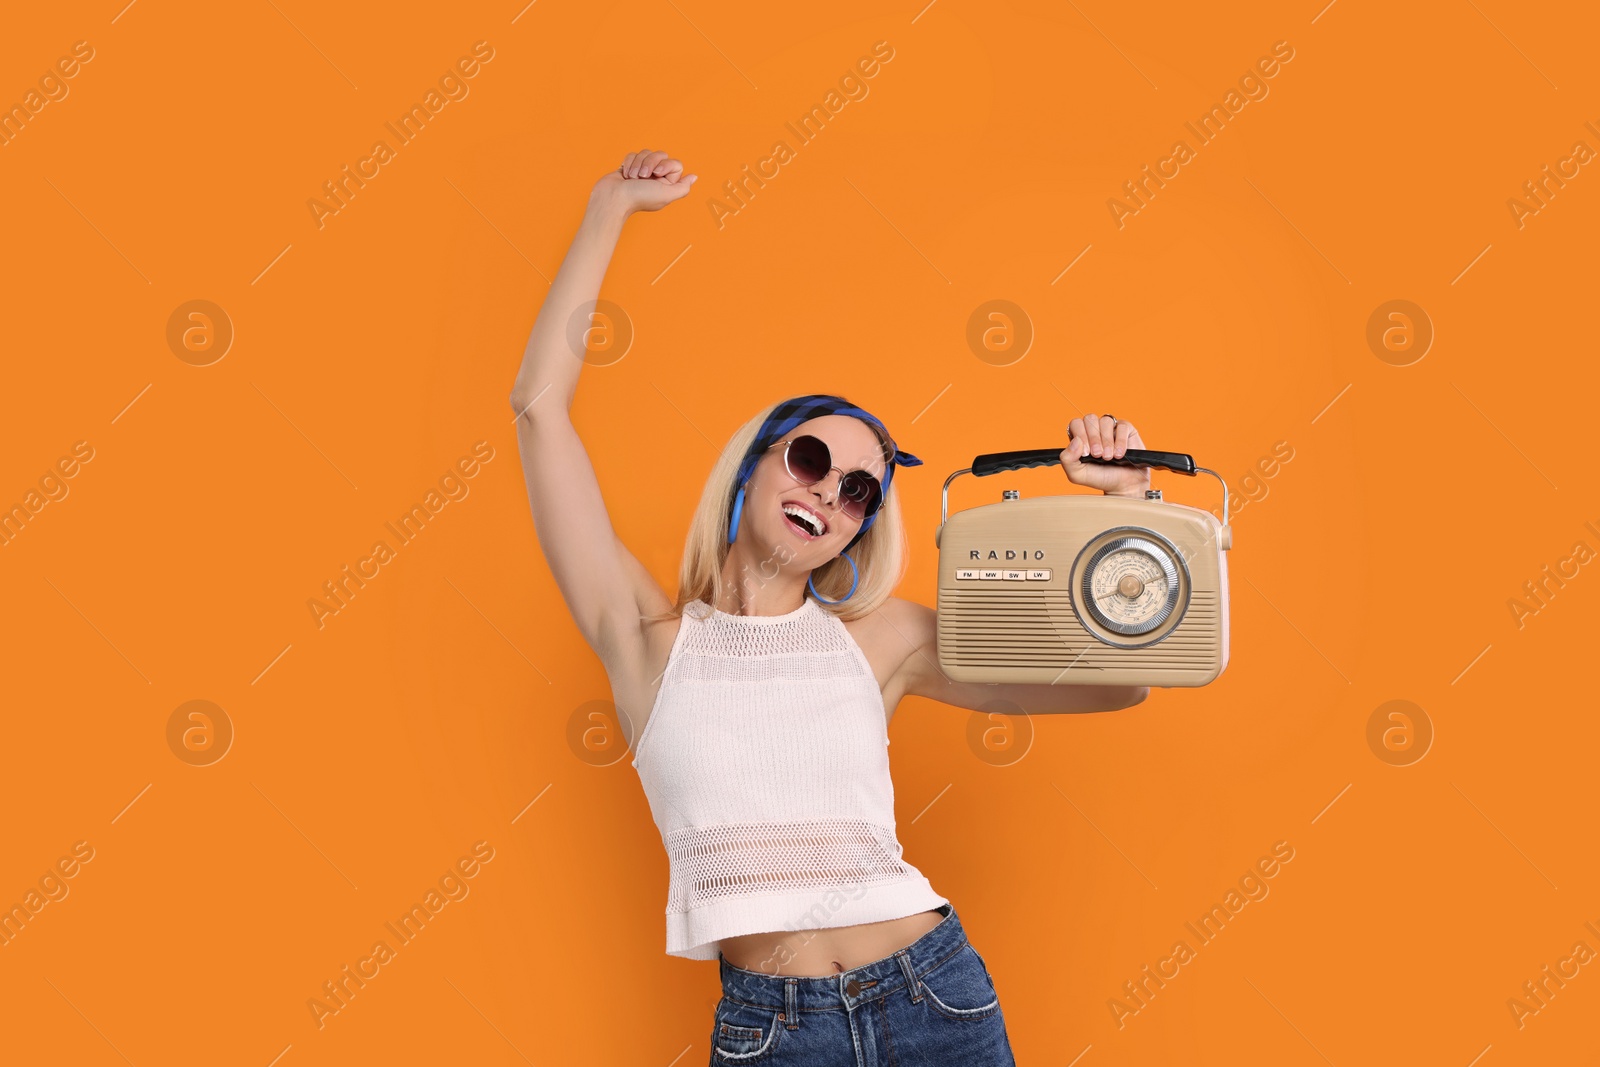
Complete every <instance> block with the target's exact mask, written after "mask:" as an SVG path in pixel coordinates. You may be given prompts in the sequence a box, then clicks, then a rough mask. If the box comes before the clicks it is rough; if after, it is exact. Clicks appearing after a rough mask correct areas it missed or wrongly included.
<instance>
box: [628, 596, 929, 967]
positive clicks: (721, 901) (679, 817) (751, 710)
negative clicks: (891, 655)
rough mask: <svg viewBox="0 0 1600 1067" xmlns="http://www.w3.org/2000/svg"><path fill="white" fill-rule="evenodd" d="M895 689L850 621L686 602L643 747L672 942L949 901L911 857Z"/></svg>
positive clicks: (813, 612) (876, 916)
mask: <svg viewBox="0 0 1600 1067" xmlns="http://www.w3.org/2000/svg"><path fill="white" fill-rule="evenodd" d="M888 744H889V735H888V728H887V724H886V723H885V721H884V714H883V696H882V694H881V693H880V692H879V690H878V683H877V680H876V679H875V678H874V677H873V674H872V667H871V665H870V664H869V663H868V662H867V658H866V656H865V655H864V654H863V653H862V651H861V648H860V646H858V645H857V644H856V642H855V639H854V638H853V637H851V636H850V632H849V630H847V629H845V625H844V623H842V622H840V621H839V620H838V619H837V618H835V617H834V616H832V615H830V614H829V613H828V612H826V611H824V610H823V609H822V607H821V606H820V605H819V604H817V602H816V601H814V600H812V599H811V598H809V597H807V598H806V601H805V603H804V604H802V605H801V606H800V607H799V608H797V609H796V610H794V611H791V612H789V613H788V614H785V615H730V614H728V613H726V612H723V611H711V609H710V607H709V606H708V605H707V604H705V603H704V602H702V601H699V600H695V601H691V602H690V603H689V604H688V605H687V606H686V608H685V612H684V617H683V622H682V623H681V625H680V627H679V630H678V636H677V639H676V640H675V641H674V642H673V646H672V651H671V653H670V654H669V656H668V658H667V669H666V673H665V675H664V676H663V677H662V679H661V688H660V691H659V692H658V693H657V695H656V703H655V707H654V709H653V710H652V711H651V714H650V719H649V721H648V722H647V723H646V724H645V729H644V733H643V734H642V735H641V736H640V737H639V739H638V742H637V743H636V744H635V746H634V751H635V757H634V760H633V766H634V767H635V768H636V769H637V770H638V772H639V780H640V782H641V783H643V785H644V791H645V796H646V797H647V798H648V799H649V801H650V811H651V814H652V815H653V816H654V817H655V821H656V826H657V827H658V828H659V829H660V831H661V840H662V843H663V844H664V845H665V846H666V849H667V858H668V862H669V864H670V884H669V887H668V891H667V910H666V914H667V953H668V954H669V955H673V956H681V957H683V958H685V959H692V960H714V959H716V958H717V957H718V956H719V955H720V947H719V943H720V941H721V939H722V938H725V937H735V936H738V935H740V934H754V933H762V932H766V931H794V930H805V929H821V928H826V927H835V926H850V925H854V924H856V923H869V922H882V921H884V920H886V919H898V918H900V917H902V916H905V915H914V914H916V913H917V912H920V911H927V910H929V909H931V908H936V907H938V906H939V905H941V904H946V903H949V902H948V901H947V900H946V899H945V898H944V897H942V896H940V895H939V894H938V893H936V892H934V890H933V887H932V886H931V885H930V884H929V883H928V880H927V878H925V877H923V875H922V873H921V872H920V871H918V870H917V869H916V868H915V867H913V866H911V865H910V864H909V863H906V862H905V861H903V860H902V859H901V849H900V843H899V841H898V840H897V839H896V837H895V830H894V785H893V783H892V782H891V781H890V778H889V753H888V749H887V746H888Z"/></svg>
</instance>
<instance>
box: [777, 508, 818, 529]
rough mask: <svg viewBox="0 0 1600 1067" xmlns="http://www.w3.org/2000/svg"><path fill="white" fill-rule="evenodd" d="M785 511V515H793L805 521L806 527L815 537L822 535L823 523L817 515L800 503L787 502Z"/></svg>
mask: <svg viewBox="0 0 1600 1067" xmlns="http://www.w3.org/2000/svg"><path fill="white" fill-rule="evenodd" d="M783 513H784V514H785V515H793V516H794V517H795V518H797V519H799V520H800V521H801V522H803V523H805V524H806V529H808V530H810V531H811V534H812V536H813V537H821V536H822V524H821V523H820V522H819V521H818V519H817V517H816V516H815V515H813V514H811V512H809V511H807V510H806V509H805V508H803V507H800V506H799V505H798V504H785V505H784V506H783Z"/></svg>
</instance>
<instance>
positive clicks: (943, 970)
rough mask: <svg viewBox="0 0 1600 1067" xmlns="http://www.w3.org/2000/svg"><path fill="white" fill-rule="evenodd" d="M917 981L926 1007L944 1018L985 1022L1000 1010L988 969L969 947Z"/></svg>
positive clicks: (998, 997)
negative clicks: (923, 995)
mask: <svg viewBox="0 0 1600 1067" xmlns="http://www.w3.org/2000/svg"><path fill="white" fill-rule="evenodd" d="M918 982H919V983H920V984H921V986H922V992H923V993H924V994H926V995H927V998H928V1004H929V1005H930V1006H931V1007H932V1008H933V1010H934V1011H936V1012H938V1013H939V1014H940V1015H943V1016H946V1017H947V1018H951V1019H959V1020H964V1021H972V1020H977V1019H987V1018H989V1017H990V1016H991V1015H996V1014H998V1013H999V1011H1000V996H999V994H998V993H996V992H995V988H994V982H993V981H992V980H991V979H990V978H989V971H988V968H986V967H985V966H984V965H983V959H982V957H980V956H979V955H978V952H977V950H976V949H974V948H973V947H972V946H971V945H970V944H967V945H963V946H962V947H961V949H960V950H959V951H957V952H956V953H955V954H954V955H952V956H951V957H950V958H949V959H947V960H945V961H944V962H943V963H941V964H939V965H938V966H937V967H935V968H934V969H933V970H931V971H928V972H927V973H926V974H924V975H922V976H921V977H920V978H919V979H918Z"/></svg>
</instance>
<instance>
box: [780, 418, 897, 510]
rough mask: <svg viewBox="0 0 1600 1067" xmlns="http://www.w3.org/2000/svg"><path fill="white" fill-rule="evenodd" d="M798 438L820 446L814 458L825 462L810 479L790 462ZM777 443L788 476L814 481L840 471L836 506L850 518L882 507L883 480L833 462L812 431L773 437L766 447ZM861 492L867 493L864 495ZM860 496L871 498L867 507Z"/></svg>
mask: <svg viewBox="0 0 1600 1067" xmlns="http://www.w3.org/2000/svg"><path fill="white" fill-rule="evenodd" d="M801 441H805V442H812V443H814V444H807V445H804V446H802V447H806V448H809V447H816V448H819V449H821V450H822V455H821V456H819V457H817V462H818V463H819V464H824V465H825V466H824V467H823V470H822V473H821V474H819V475H818V476H817V477H815V478H812V479H810V480H809V481H808V480H806V479H805V478H802V477H801V476H800V474H799V473H798V472H797V471H796V470H795V469H794V466H793V465H791V464H790V462H789V454H790V449H791V447H792V446H794V445H795V444H797V443H799V442H801ZM779 445H782V446H783V469H784V470H785V471H787V472H788V473H789V477H791V478H793V479H794V480H795V481H797V482H799V483H800V484H801V485H807V486H810V485H816V484H817V483H818V482H820V481H822V479H824V478H826V477H827V476H828V473H829V472H830V471H838V472H839V474H840V477H839V510H841V511H843V512H844V513H845V514H846V515H849V516H850V517H851V518H853V519H856V520H858V521H861V522H865V521H866V520H867V518H868V517H869V516H871V515H874V514H876V513H877V511H878V509H879V508H881V507H883V483H882V482H881V481H879V480H878V478H877V476H876V475H874V474H872V473H870V472H868V471H865V470H861V469H856V470H852V471H847V470H845V469H844V468H843V467H836V466H834V465H833V452H832V451H831V450H830V449H829V448H828V442H826V441H824V440H823V439H822V438H820V437H813V436H812V435H811V434H800V435H799V436H798V437H790V438H786V439H784V440H782V441H774V442H773V443H772V444H770V445H768V446H767V447H768V448H769V449H773V448H777V447H778V446H779ZM852 487H853V488H852ZM862 493H865V494H867V495H866V496H864V497H863V496H862V495H861V494H862ZM863 500H870V501H871V502H872V505H871V507H870V508H869V507H867V505H866V504H865V503H863ZM857 508H859V509H860V514H857V513H856V510H855V509H857Z"/></svg>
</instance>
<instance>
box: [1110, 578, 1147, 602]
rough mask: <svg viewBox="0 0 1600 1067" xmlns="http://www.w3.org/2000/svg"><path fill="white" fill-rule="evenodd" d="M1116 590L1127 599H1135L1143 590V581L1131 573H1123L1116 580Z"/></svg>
mask: <svg viewBox="0 0 1600 1067" xmlns="http://www.w3.org/2000/svg"><path fill="white" fill-rule="evenodd" d="M1117 592H1119V593H1121V594H1122V595H1123V596H1125V597H1127V598H1128V599H1129V600H1137V599H1138V597H1139V594H1140V593H1143V592H1144V583H1143V582H1141V581H1140V580H1139V579H1138V578H1137V577H1135V576H1134V575H1132V574H1124V575H1123V576H1122V580H1121V581H1119V582H1117Z"/></svg>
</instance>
